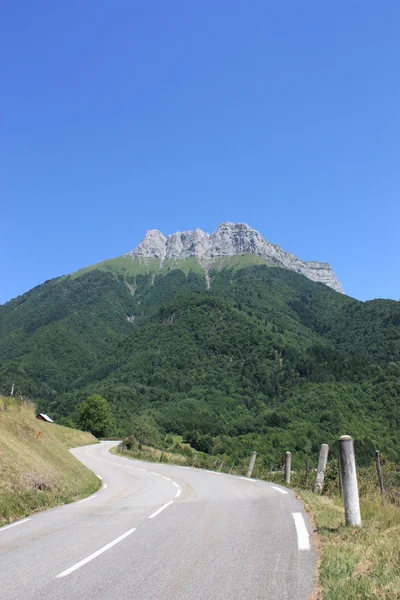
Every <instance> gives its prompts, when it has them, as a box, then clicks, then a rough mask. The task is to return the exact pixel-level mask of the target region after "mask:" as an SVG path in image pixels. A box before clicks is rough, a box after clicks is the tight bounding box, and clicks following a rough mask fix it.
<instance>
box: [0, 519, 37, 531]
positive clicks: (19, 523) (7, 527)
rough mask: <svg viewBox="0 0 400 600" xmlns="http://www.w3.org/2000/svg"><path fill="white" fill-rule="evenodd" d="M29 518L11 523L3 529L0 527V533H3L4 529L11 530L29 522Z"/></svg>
mask: <svg viewBox="0 0 400 600" xmlns="http://www.w3.org/2000/svg"><path fill="white" fill-rule="evenodd" d="M30 520H31V519H30V517H29V518H28V519H22V520H21V521H16V523H11V524H10V525H5V526H4V527H0V532H1V531H4V530H5V529H11V527H17V526H18V525H22V523H26V522H27V521H30Z"/></svg>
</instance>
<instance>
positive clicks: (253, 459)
mask: <svg viewBox="0 0 400 600" xmlns="http://www.w3.org/2000/svg"><path fill="white" fill-rule="evenodd" d="M256 457H257V452H253V454H252V455H251V459H250V464H249V468H248V469H247V477H251V474H252V472H253V469H254V465H255V464H256Z"/></svg>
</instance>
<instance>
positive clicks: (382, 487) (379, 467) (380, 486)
mask: <svg viewBox="0 0 400 600" xmlns="http://www.w3.org/2000/svg"><path fill="white" fill-rule="evenodd" d="M375 464H376V472H377V474H378V480H379V488H380V490H381V500H382V506H385V488H384V485H383V477H382V470H381V460H380V458H379V450H376V452H375Z"/></svg>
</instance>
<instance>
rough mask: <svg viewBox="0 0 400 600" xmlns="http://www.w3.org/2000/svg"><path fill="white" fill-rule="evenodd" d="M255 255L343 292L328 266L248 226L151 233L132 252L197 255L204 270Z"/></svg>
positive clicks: (153, 255)
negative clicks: (231, 258) (219, 260)
mask: <svg viewBox="0 0 400 600" xmlns="http://www.w3.org/2000/svg"><path fill="white" fill-rule="evenodd" d="M243 254H254V255H256V256H260V257H262V258H264V259H265V261H266V262H268V263H269V264H271V265H275V266H277V267H283V268H285V269H289V270H291V271H296V272H297V273H301V274H302V275H304V276H305V277H308V279H311V280H312V281H318V282H320V283H324V284H325V285H327V286H329V287H331V288H333V289H335V290H336V291H338V292H341V293H343V289H342V286H341V284H340V282H339V281H338V280H337V278H336V276H335V273H334V272H333V270H332V268H331V267H330V265H329V264H328V263H321V262H317V261H311V262H303V261H301V260H300V259H299V258H297V256H295V255H294V254H292V253H290V252H285V251H284V250H282V248H281V247H280V246H278V245H273V244H271V243H270V242H268V241H267V240H265V239H264V238H263V237H262V235H261V234H260V233H259V232H258V231H256V230H255V229H252V228H251V227H249V225H247V224H246V223H231V222H230V221H226V222H224V223H221V224H220V225H219V226H218V228H217V230H216V231H215V232H214V233H211V234H209V233H205V232H204V231H202V230H201V229H195V230H194V231H177V232H176V233H173V234H171V235H169V236H168V237H165V236H164V235H163V234H162V233H161V231H158V230H157V229H151V230H150V231H148V232H147V233H146V235H145V237H144V238H143V240H142V242H141V243H140V244H139V246H138V247H137V248H135V250H132V252H130V253H129V255H130V256H134V257H147V258H156V259H159V260H160V261H161V262H164V261H166V260H183V259H186V258H189V257H192V256H194V257H195V258H196V259H197V260H198V261H199V263H200V264H202V265H203V266H204V267H205V268H207V269H208V268H209V267H210V266H211V265H212V262H213V260H215V259H216V258H218V257H221V256H235V255H243Z"/></svg>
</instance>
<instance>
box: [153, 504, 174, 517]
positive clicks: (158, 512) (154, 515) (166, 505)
mask: <svg viewBox="0 0 400 600" xmlns="http://www.w3.org/2000/svg"><path fill="white" fill-rule="evenodd" d="M172 503H173V500H170V501H169V502H167V503H166V504H164V506H162V507H161V508H159V509H158V510H156V512H154V513H153V514H152V515H150V516H149V517H148V518H149V519H154V517H156V516H157V515H159V514H160V512H161V511H163V510H165V509H166V508H168V506H169V505H170V504H172Z"/></svg>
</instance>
